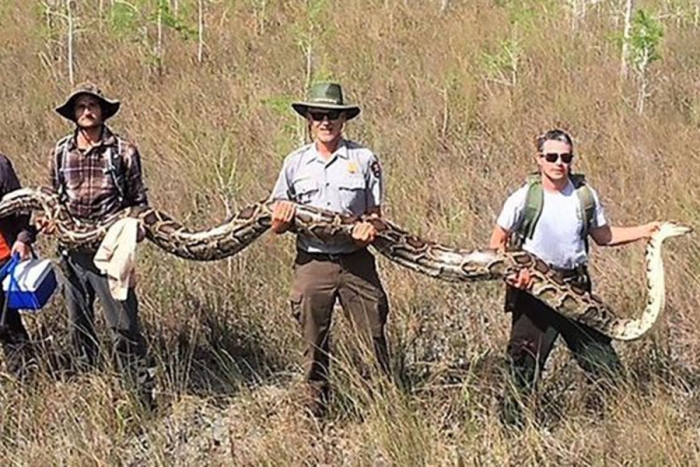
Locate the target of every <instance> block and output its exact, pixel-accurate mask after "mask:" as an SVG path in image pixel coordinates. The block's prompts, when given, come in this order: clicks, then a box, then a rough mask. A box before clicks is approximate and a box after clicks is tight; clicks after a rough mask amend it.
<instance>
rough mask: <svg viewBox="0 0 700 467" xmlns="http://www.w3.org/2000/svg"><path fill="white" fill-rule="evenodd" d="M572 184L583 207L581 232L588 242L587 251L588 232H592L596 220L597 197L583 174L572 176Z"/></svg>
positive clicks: (584, 239)
mask: <svg viewBox="0 0 700 467" xmlns="http://www.w3.org/2000/svg"><path fill="white" fill-rule="evenodd" d="M570 178H571V183H573V184H574V188H575V189H576V196H577V197H578V201H579V206H580V207H581V216H582V217H583V218H582V219H581V220H582V221H583V222H582V223H583V229H582V230H581V238H582V239H583V241H584V242H586V250H588V232H590V231H591V225H592V224H593V219H594V218H595V197H594V196H593V191H592V190H591V187H589V186H588V184H587V183H586V177H585V176H584V175H583V174H571V176H570Z"/></svg>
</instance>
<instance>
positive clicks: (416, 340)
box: [0, 0, 700, 465]
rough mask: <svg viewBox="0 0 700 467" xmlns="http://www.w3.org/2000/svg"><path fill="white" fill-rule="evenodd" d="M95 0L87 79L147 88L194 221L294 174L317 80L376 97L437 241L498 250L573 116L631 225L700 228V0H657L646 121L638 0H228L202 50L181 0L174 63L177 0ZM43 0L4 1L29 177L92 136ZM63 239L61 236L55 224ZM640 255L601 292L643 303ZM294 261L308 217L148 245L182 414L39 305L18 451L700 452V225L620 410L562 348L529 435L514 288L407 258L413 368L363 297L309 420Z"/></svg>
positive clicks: (404, 183)
mask: <svg viewBox="0 0 700 467" xmlns="http://www.w3.org/2000/svg"><path fill="white" fill-rule="evenodd" d="M58 3H59V4H60V3H61V2H58ZM76 3H77V5H74V8H73V9H72V14H73V15H74V17H75V21H76V26H75V27H76V32H75V37H74V38H73V50H74V53H75V55H74V57H73V59H74V67H75V68H74V72H75V75H76V76H75V79H76V81H82V80H93V81H97V82H99V83H100V84H101V85H102V86H103V87H104V89H105V90H106V92H107V93H108V94H109V95H111V96H113V97H117V98H119V99H121V100H122V102H123V107H122V111H121V112H120V114H119V115H118V116H117V117H116V118H114V120H113V121H112V122H110V123H111V124H112V126H113V128H114V129H115V130H116V131H117V132H119V133H121V134H122V135H124V136H126V137H128V138H130V139H133V140H134V141H135V142H136V143H137V145H138V146H139V148H140V150H141V152H142V156H143V163H144V171H145V178H146V182H147V184H148V186H149V189H150V191H149V196H150V200H151V203H152V204H153V205H154V206H158V207H159V208H161V209H162V210H164V211H166V212H168V213H170V214H172V215H173V216H174V217H176V218H177V219H180V220H182V221H183V222H185V223H186V224H187V225H192V226H205V225H212V224H214V223H215V222H217V221H219V220H220V219H223V218H224V217H225V216H226V215H227V214H229V213H231V212H235V211H236V210H238V209H240V208H241V207H242V206H244V205H245V204H246V203H249V202H253V201H257V200H259V199H262V198H264V197H265V196H266V195H267V194H268V193H269V191H270V189H271V187H272V185H273V184H274V181H275V177H276V175H277V173H278V171H279V169H280V167H281V163H282V160H283V157H284V156H285V154H286V153H288V152H289V151H291V150H292V149H294V148H295V147H296V146H297V145H298V144H299V140H300V137H302V136H303V134H304V132H303V128H304V126H303V122H300V121H299V120H297V119H296V117H295V116H294V114H293V112H292V110H291V109H290V108H289V105H288V104H289V103H290V102H291V101H293V100H294V99H297V98H301V97H303V96H304V92H305V86H306V85H307V83H308V81H309V80H314V79H319V78H324V79H325V78H331V79H335V80H338V81H340V82H341V83H343V85H344V86H345V87H346V89H347V91H348V94H349V98H350V99H351V100H352V101H354V102H357V103H359V104H360V105H361V106H362V108H363V113H362V114H361V116H360V118H358V119H357V120H356V121H353V122H352V123H350V124H349V125H348V127H347V133H348V136H349V137H351V138H353V139H357V140H359V141H361V142H363V143H365V144H366V145H368V146H369V147H371V148H373V149H374V150H375V151H376V152H377V153H378V154H379V156H380V158H381V161H382V163H383V169H384V173H385V177H386V182H387V183H386V188H387V189H386V209H385V211H386V215H387V216H388V217H389V218H391V219H392V220H394V221H396V222H398V223H399V224H401V225H404V226H406V227H407V228H409V229H410V230H412V231H415V232H417V233H420V234H421V235H424V236H426V237H429V238H433V239H436V240H440V241H443V242H445V243H449V244H453V245H460V246H463V247H467V248H470V247H481V246H483V245H485V244H486V242H487V239H488V236H489V233H490V230H491V228H492V225H493V222H494V219H495V216H496V215H497V213H498V211H499V210H500V207H501V205H502V203H503V201H504V200H505V197H506V196H507V194H508V193H509V192H511V191H513V190H514V189H516V188H517V187H518V186H519V185H520V184H521V183H522V181H523V179H524V177H525V176H526V175H527V173H528V172H529V171H531V170H532V169H533V167H534V164H533V161H532V154H533V144H532V140H533V137H534V136H535V135H536V134H538V133H539V132H541V131H544V130H546V129H549V128H551V127H555V126H557V127H563V128H565V129H567V130H569V131H571V132H572V133H573V135H574V137H575V144H576V148H575V149H576V153H577V159H576V166H577V169H579V170H581V171H583V172H585V173H586V174H587V177H588V179H589V180H590V181H591V183H592V184H593V186H594V187H596V188H597V190H598V191H599V193H600V194H601V197H602V199H603V202H604V203H605V206H606V214H607V216H608V218H609V220H610V221H612V222H613V223H614V224H633V223H637V222H646V221H649V220H653V219H675V220H680V221H683V222H687V223H690V224H697V223H698V221H699V220H700V216H699V215H698V212H700V197H699V196H698V194H699V193H698V188H697V186H696V185H697V178H698V176H699V175H700V158H699V157H698V154H697V150H696V145H697V142H698V140H699V136H700V132H699V131H698V126H699V124H700V88H699V87H698V72H699V71H700V66H699V65H700V49H699V48H698V47H696V45H695V44H697V43H698V42H699V41H700V25H699V24H698V20H697V13H696V10H695V8H694V5H693V2H690V1H683V0H674V1H671V0H646V1H639V2H637V3H638V7H640V8H641V7H643V8H646V9H648V10H649V11H650V12H652V14H654V15H656V17H657V18H659V19H660V21H661V23H662V24H663V26H664V28H665V36H664V40H663V42H662V44H661V49H660V53H661V56H662V59H661V61H659V62H655V63H654V64H652V65H651V66H650V69H649V75H648V77H649V78H648V79H649V86H650V90H651V95H650V97H649V98H648V100H647V101H646V104H645V109H644V113H643V114H642V115H638V114H637V113H636V111H635V99H636V96H637V90H636V84H635V82H634V81H633V80H632V79H628V80H623V81H621V80H620V78H619V70H620V63H619V57H620V50H619V42H618V41H617V40H616V37H618V36H619V35H620V33H621V31H622V23H621V21H622V15H623V11H622V3H623V2H596V3H593V2H587V3H588V5H587V8H586V9H585V10H584V11H585V15H584V16H577V17H575V18H573V19H572V16H571V15H572V10H571V9H570V6H569V2H554V1H547V0H462V1H454V2H449V4H448V7H447V8H446V9H444V11H441V6H442V3H445V2H438V1H427V0H426V1H421V2H416V1H414V2H409V1H404V0H401V1H400V0H384V1H381V2H380V1H369V0H345V1H343V2H340V1H336V0H325V1H324V0H308V1H306V0H305V1H282V0H246V1H234V0H222V1H216V2H214V1H211V2H204V10H203V11H204V17H203V20H204V36H203V37H204V46H203V55H202V58H203V61H202V63H199V62H198V60H197V54H198V43H197V40H196V36H195V37H193V36H192V35H190V34H187V28H194V30H196V27H197V18H198V16H197V15H198V10H197V6H198V5H197V4H198V2H196V1H194V0H179V1H178V2H177V3H178V9H177V12H175V9H174V8H173V9H172V14H174V15H175V14H176V15H177V21H173V22H170V24H165V25H164V26H163V31H162V34H163V36H162V46H161V49H160V50H161V52H162V55H159V56H154V50H156V49H155V45H156V42H157V39H158V37H157V23H156V20H155V18H156V17H155V16H154V13H155V12H156V11H157V5H158V2H155V1H145V0H142V1H134V2H131V3H130V4H127V3H126V2H103V1H95V0H93V1H83V2H76ZM579 3H582V2H579ZM171 4H172V5H171V6H173V5H174V4H173V2H171ZM42 5H43V4H40V3H39V2H23V1H19V0H15V1H12V0H6V1H5V2H2V3H1V4H0V43H1V44H2V45H3V46H2V52H0V100H1V102H2V105H1V106H0V119H1V121H2V122H4V124H3V125H1V126H0V146H1V147H0V150H1V151H2V152H4V153H6V154H7V155H9V156H10V157H11V158H12V160H13V162H14V164H15V166H16V168H17V170H18V172H19V174H20V176H21V178H22V180H23V182H24V184H25V185H43V184H45V183H46V181H47V178H48V174H47V168H46V167H47V162H48V154H49V151H50V150H51V148H52V146H53V144H54V143H55V141H56V140H57V139H58V138H59V137H60V136H62V135H63V134H65V133H67V132H69V131H70V130H71V128H70V126H69V125H68V124H67V123H66V122H65V121H62V120H61V119H60V117H58V115H56V114H55V113H54V112H53V111H52V108H53V107H55V106H56V105H58V104H59V103H60V102H61V101H62V99H63V98H64V97H65V95H66V94H67V93H68V91H69V89H70V85H69V76H68V63H67V60H68V59H67V48H66V24H65V20H64V19H62V17H61V16H60V15H59V14H58V13H60V6H59V7H55V8H54V9H52V10H51V11H53V12H54V13H57V14H54V15H52V16H50V17H49V19H50V20H51V21H47V17H46V16H45V8H44V7H43V6H42ZM100 7H101V8H102V10H100ZM161 8H162V5H161ZM577 8H578V7H577ZM100 11H101V15H100V14H98V13H99V12H100ZM576 11H577V12H579V11H581V10H580V9H577V10H576ZM574 20H575V21H574ZM178 25H179V26H178ZM183 25H184V26H183ZM41 250H42V254H43V255H45V256H51V255H53V251H54V250H53V244H52V242H51V240H50V239H42V241H41ZM642 252H643V248H642V246H641V245H633V246H629V247H625V248H620V249H616V250H600V249H594V251H593V275H594V280H595V288H596V292H597V293H598V294H599V295H601V296H602V297H604V298H605V300H606V301H608V302H609V303H611V304H612V305H613V306H614V307H615V309H616V310H618V311H619V313H620V314H623V315H635V314H638V313H639V311H640V310H641V308H642V307H643V306H644V299H643V293H644V278H643V273H642V271H643V268H642ZM292 258H293V239H292V238H291V237H289V236H285V237H282V238H272V237H265V238H263V239H261V240H260V241H258V242H257V244H255V245H254V246H252V247H250V248H249V249H248V250H246V251H245V252H243V253H242V254H240V255H238V256H236V257H234V258H231V259H229V260H225V261H220V262H217V263H212V264H196V263H192V262H185V261H181V260H178V259H176V258H174V257H171V256H167V255H165V254H163V253H162V252H161V251H159V250H157V249H155V248H153V247H151V246H145V247H143V248H142V253H140V262H139V267H140V270H139V293H140V297H141V313H142V319H143V322H144V327H145V333H146V335H147V337H148V338H149V341H150V344H151V349H152V352H153V354H154V357H155V359H156V361H157V362H158V364H159V374H158V383H159V396H158V397H159V401H160V403H161V406H162V407H163V411H162V412H161V413H159V414H158V415H157V416H155V417H148V416H146V415H144V414H142V413H140V412H139V411H138V410H137V408H136V407H135V406H134V405H132V403H131V402H130V401H129V399H128V397H126V394H124V392H123V390H122V389H121V387H120V385H119V384H118V378H117V377H116V376H115V375H114V374H113V373H112V372H111V370H110V368H109V365H107V366H106V367H105V368H103V369H99V370H97V371H95V372H93V373H89V374H83V375H78V376H67V375H64V374H62V373H61V372H60V371H58V369H60V367H61V365H60V361H61V360H62V358H63V356H64V355H65V352H66V348H67V347H66V346H67V342H66V337H65V336H66V333H67V329H66V323H65V317H64V313H63V311H62V310H63V308H62V303H61V300H60V299H58V300H56V302H55V304H54V305H53V306H52V307H51V308H50V309H48V310H46V311H45V312H43V313H42V314H41V315H39V316H36V317H28V318H27V323H28V325H29V327H30V331H31V332H32V335H33V336H34V337H35V338H36V339H37V340H38V341H39V344H40V346H41V348H42V349H43V354H42V355H43V357H44V366H45V368H44V370H45V371H44V372H43V373H42V374H41V376H40V378H39V380H38V381H37V382H36V383H35V384H33V385H31V386H20V385H17V384H15V383H13V382H11V381H10V380H6V381H3V382H2V386H1V387H2V389H1V391H0V406H1V407H3V410H2V411H0V440H1V442H0V458H2V459H4V463H3V464H6V465H119V464H124V465H200V464H204V465H230V464H231V463H233V464H235V465H302V464H322V465H341V464H348V465H695V464H697V463H698V461H699V459H698V454H697V452H699V448H700V440H699V437H698V433H700V422H698V420H699V419H700V417H699V415H700V400H699V399H698V387H699V386H698V379H697V377H696V376H695V375H696V374H697V372H698V370H700V359H699V357H698V356H699V355H700V339H698V338H697V333H698V331H697V329H698V328H699V327H700V318H698V315H697V313H696V310H697V309H698V308H699V307H700V300H699V299H700V294H699V293H698V286H699V285H700V284H699V280H698V278H699V277H700V276H699V272H700V270H699V267H698V262H699V260H700V252H699V250H698V247H697V242H696V240H693V239H679V240H677V241H673V242H672V243H671V244H669V245H668V248H667V250H666V255H665V258H666V265H667V269H668V271H667V272H668V282H667V310H666V314H665V315H664V316H663V317H662V318H661V320H660V323H659V326H658V328H657V330H655V331H654V332H652V333H651V334H650V335H649V336H647V337H645V338H644V339H642V340H640V341H638V342H634V343H628V344H622V343H618V344H616V347H617V349H618V350H619V351H620V353H621V354H622V358H623V360H624V362H625V364H626V366H627V368H628V370H629V373H630V378H629V381H628V383H627V384H626V386H624V387H623V388H622V389H621V390H620V391H619V392H617V393H615V394H610V395H609V396H608V397H607V398H606V401H605V409H604V410H603V411H596V410H592V409H591V408H590V407H589V405H588V404H587V403H586V401H587V400H588V399H589V397H591V396H590V393H591V391H592V388H590V387H589V386H588V385H587V384H586V383H585V381H584V378H583V376H582V375H581V372H580V370H579V369H578V368H577V367H576V365H575V364H574V363H573V360H572V359H570V358H569V356H568V355H567V352H566V351H565V350H564V349H563V348H559V347H558V348H557V350H555V353H554V356H553V357H554V358H553V359H552V361H551V363H550V364H549V368H548V369H547V373H546V377H545V379H544V382H543V386H542V388H541V398H540V402H539V403H538V404H535V405H533V408H532V413H531V415H530V417H529V418H528V423H527V424H526V427H525V428H524V429H523V430H521V431H513V430H508V429H505V428H503V427H502V426H501V425H500V423H499V422H498V418H497V404H498V398H499V395H500V394H501V392H502V391H503V388H504V387H505V384H506V379H505V376H504V375H503V374H502V368H503V349H504V347H505V342H506V339H507V334H508V327H509V324H510V323H509V316H508V315H505V314H503V313H502V311H501V309H502V306H501V305H502V286H501V285H500V284H480V285H478V286H476V285H474V286H454V285H447V284H443V283H440V282H436V281H433V280H430V279H428V278H425V277H419V276H416V275H414V274H412V273H410V272H408V271H406V270H403V269H400V268H399V267H397V266H395V265H393V264H390V263H388V262H386V261H384V260H382V259H380V260H379V262H380V267H381V274H382V277H383V280H384V284H385V287H386V288H387V290H388V292H389V295H390V299H391V315H390V323H389V329H388V331H389V336H390V340H391V343H392V351H393V355H392V361H393V365H394V369H395V376H396V379H397V383H396V384H395V385H391V384H387V383H386V382H384V381H382V380H381V379H377V380H373V382H372V386H368V385H367V384H366V383H365V382H364V381H362V380H361V379H360V378H359V377H358V376H357V373H356V369H355V366H354V365H353V364H352V363H351V362H352V360H353V359H352V358H349V357H346V356H345V352H343V348H348V349H352V346H353V340H352V336H351V334H349V333H348V332H347V325H346V323H344V320H343V319H342V316H341V314H340V313H338V314H337V315H338V316H337V319H336V326H335V329H334V342H335V345H334V351H335V354H336V357H337V358H336V360H335V361H334V368H333V370H334V373H333V380H334V383H335V385H336V396H335V398H334V400H333V403H332V405H331V413H330V416H329V420H328V421H327V422H326V423H323V424H319V423H316V422H314V421H312V420H309V419H307V418H305V417H303V416H302V413H301V410H300V408H299V407H298V405H297V403H296V392H295V390H296V387H297V385H298V379H299V374H300V372H299V367H298V365H299V362H300V349H301V342H300V338H299V333H298V329H297V326H296V323H295V322H294V321H293V320H292V317H291V312H290V310H289V306H288V304H287V294H288V290H289V284H290V279H291V267H290V266H291V261H292ZM103 337H104V338H105V344H106V345H107V339H106V337H107V336H106V334H105V335H104V336H103ZM369 387H375V388H376V389H375V390H370V389H369Z"/></svg>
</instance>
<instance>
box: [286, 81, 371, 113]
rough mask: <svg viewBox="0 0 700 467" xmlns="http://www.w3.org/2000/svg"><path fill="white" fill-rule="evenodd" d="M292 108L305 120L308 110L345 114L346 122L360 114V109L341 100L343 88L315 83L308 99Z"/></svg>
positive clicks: (333, 84)
mask: <svg viewBox="0 0 700 467" xmlns="http://www.w3.org/2000/svg"><path fill="white" fill-rule="evenodd" d="M292 108H294V110H295V111H296V112H297V113H298V114H299V115H301V116H302V117H304V118H306V116H307V113H308V111H309V109H323V110H339V111H342V112H345V116H346V120H352V119H353V118H355V117H357V116H358V115H359V114H360V108H359V107H358V106H356V105H352V104H348V103H346V102H345V100H344V98H343V88H342V87H341V86H340V84H338V83H316V84H314V85H313V86H312V87H311V90H310V91H309V98H308V99H307V100H306V101H304V102H294V103H293V104H292Z"/></svg>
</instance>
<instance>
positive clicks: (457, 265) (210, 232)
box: [0, 188, 692, 340]
mask: <svg viewBox="0 0 700 467" xmlns="http://www.w3.org/2000/svg"><path fill="white" fill-rule="evenodd" d="M27 211H43V212H44V213H45V215H46V216H47V217H48V218H49V219H51V220H53V221H54V223H55V225H56V232H55V234H56V235H57V237H58V241H59V243H61V244H63V245H65V246H67V247H68V248H78V247H83V248H84V247H91V248H95V247H96V246H97V245H98V244H99V243H100V241H101V240H102V239H103V238H104V236H105V235H106V233H107V230H109V228H110V227H111V226H112V225H114V223H115V222H116V221H117V220H119V219H121V218H124V217H132V218H135V219H138V220H139V222H140V224H141V225H142V226H143V227H144V229H145V231H146V236H147V238H148V239H149V240H150V241H151V242H153V243H155V244H156V245H157V246H159V247H160V248H162V249H163V250H165V251H167V252H168V253H170V254H173V255H175V256H178V257H180V258H185V259H190V260H197V261H211V260H218V259H223V258H227V257H230V256H232V255H235V254H236V253H238V252H240V251H241V250H243V249H244V248H246V247H247V246H248V245H250V244H251V243H253V242H254V241H255V240H256V239H258V238H259V237H260V236H261V235H263V234H264V233H265V232H266V231H267V230H268V229H269V228H270V225H271V218H272V203H271V202H269V201H267V202H260V203H256V204H252V205H250V206H247V207H245V208H244V209H242V210H241V211H240V212H238V213H236V214H235V215H233V216H231V217H230V218H229V219H227V220H225V221H224V222H223V223H221V224H219V225H217V226H215V227H213V228H209V229H205V230H199V231H192V230H189V229H187V228H186V227H184V226H183V225H182V224H180V223H178V222H177V221H175V220H174V219H172V218H171V217H170V216H168V215H167V214H164V213H162V212H160V211H158V210H156V209H154V208H151V207H133V208H127V209H124V210H122V211H120V212H119V213H117V214H115V215H114V216H112V217H110V218H109V219H106V220H103V221H101V222H99V223H91V222H80V221H78V220H76V219H74V218H72V217H71V216H70V215H69V214H68V212H67V211H66V210H65V208H64V207H63V205H62V204H61V203H60V202H59V200H58V198H57V197H56V195H54V194H53V192H52V191H50V190H48V189H45V188H38V189H31V188H24V189H21V190H17V191H14V192H11V193H9V194H8V195H6V196H5V197H3V198H2V200H1V201H0V217H3V216H7V215H10V214H14V213H17V212H27ZM360 220H365V221H368V222H371V223H372V224H373V225H374V226H375V227H376V229H377V232H378V233H377V236H376V238H375V240H374V242H373V243H372V246H373V247H374V248H375V249H376V250H377V251H379V253H381V254H382V255H384V256H386V257H387V258H388V259H390V260H392V261H394V262H396V263H398V264H400V265H402V266H405V267H407V268H409V269H412V270H414V271H417V272H420V273H422V274H426V275H428V276H431V277H434V278H436V279H440V280H444V281H450V282H473V281H480V280H496V279H504V278H505V277H508V276H510V275H512V274H516V273H518V271H520V270H522V269H528V270H529V271H530V273H531V277H532V286H531V287H530V288H529V289H528V290H527V292H528V293H530V294H532V295H533V296H535V297H537V298H538V299H539V300H541V301H543V302H544V303H546V304H547V305H549V306H551V307H552V308H553V309H554V310H556V311H557V312H559V313H561V314H562V315H564V316H566V317H567V318H570V319H573V320H576V321H578V322H580V323H582V324H585V325H587V326H590V327H591V328H593V329H595V330H597V331H599V332H601V333H603V334H605V335H607V336H609V337H611V338H613V339H618V340H633V339H637V338H639V337H641V336H642V335H643V334H644V333H646V332H647V331H648V330H649V329H651V327H652V326H653V324H654V323H655V322H656V321H657V319H658V317H659V315H660V313H661V311H662V310H663V305H664V295H665V289H664V288H665V286H664V269H663V263H662V258H661V244H662V243H663V241H664V240H665V239H667V238H669V237H673V236H678V235H684V234H687V233H689V232H691V230H692V229H691V228H690V227H687V226H684V225H680V224H674V223H671V222H666V223H663V224H662V225H661V228H660V229H659V230H658V231H657V232H656V233H655V234H654V235H653V236H652V238H651V239H650V241H649V242H648V243H647V250H646V261H645V263H646V270H647V271H646V272H647V294H648V300H647V305H646V307H645V310H644V311H643V312H642V314H641V315H640V317H639V318H636V319H629V318H619V317H617V316H615V314H614V312H613V311H612V310H611V309H610V307H609V306H608V305H606V304H605V303H604V302H603V301H602V300H601V299H600V298H598V297H596V296H595V295H592V294H590V293H588V292H586V291H584V290H582V289H579V288H576V287H573V286H571V285H569V284H566V283H565V282H564V281H563V280H562V278H561V276H560V275H559V274H558V273H557V272H555V271H554V270H553V269H551V268H550V267H549V266H547V264H545V263H544V262H542V261H541V260H540V259H538V258H537V257H535V256H534V255H532V254H530V253H527V252H524V251H518V252H507V253H502V252H497V251H494V250H463V249H458V248H451V247H447V246H444V245H441V244H438V243H435V242H431V241H427V240H423V239H421V238H419V237H416V236H414V235H411V234H410V233H409V232H406V231H404V230H403V229H401V228H400V227H399V226H397V225H395V224H393V223H391V222H389V221H386V220H383V219H377V218H371V217H365V216H363V217H359V218H358V217H354V216H346V215H341V214H337V213H333V212H329V211H324V210H321V209H316V208H313V207H310V206H303V205H297V207H296V215H295V220H294V229H295V231H296V232H297V233H304V234H306V235H310V236H313V237H315V238H317V239H320V240H322V241H324V242H327V243H346V242H349V241H352V240H351V232H352V228H353V226H354V225H355V223H357V222H358V221H360Z"/></svg>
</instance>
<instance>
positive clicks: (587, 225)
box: [510, 173, 596, 250]
mask: <svg viewBox="0 0 700 467" xmlns="http://www.w3.org/2000/svg"><path fill="white" fill-rule="evenodd" d="M570 178H571V183H573V185H574V188H575V190H576V196H577V197H578V200H579V205H580V207H581V215H582V216H583V219H582V221H583V222H582V224H583V229H582V230H581V238H582V239H583V241H584V242H585V243H586V250H588V232H589V231H590V229H591V224H592V223H593V218H594V217H595V207H596V206H595V197H594V196H593V191H591V188H590V187H589V186H588V184H587V183H586V177H585V176H584V175H583V174H571V175H570ZM527 186H528V189H527V195H526V196H525V207H524V210H523V218H522V220H521V222H520V225H519V226H518V228H517V229H516V230H515V232H513V235H512V237H511V245H510V246H511V248H514V249H520V248H522V246H523V243H525V240H527V239H531V238H532V236H533V235H534V233H535V227H536V226H537V222H538V221H539V220H540V216H541V215H542V207H543V206H544V191H543V190H542V179H541V175H540V174H539V173H534V174H531V175H530V176H528V178H527Z"/></svg>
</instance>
